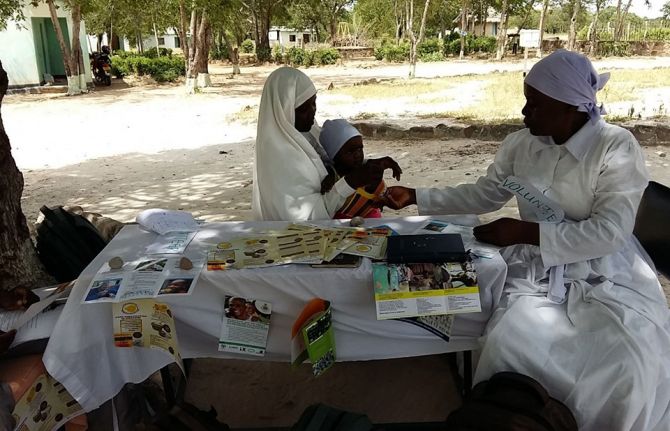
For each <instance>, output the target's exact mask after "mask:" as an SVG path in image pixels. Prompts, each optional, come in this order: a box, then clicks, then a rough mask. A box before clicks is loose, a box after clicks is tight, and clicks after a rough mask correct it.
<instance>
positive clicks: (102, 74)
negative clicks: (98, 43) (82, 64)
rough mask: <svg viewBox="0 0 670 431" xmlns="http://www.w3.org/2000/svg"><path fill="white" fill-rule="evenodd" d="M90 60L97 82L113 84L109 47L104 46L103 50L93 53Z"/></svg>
mask: <svg viewBox="0 0 670 431" xmlns="http://www.w3.org/2000/svg"><path fill="white" fill-rule="evenodd" d="M90 60H91V72H93V78H94V79H95V82H96V84H104V85H112V60H111V59H110V58H109V47H107V46H103V47H102V52H94V53H92V54H91V55H90Z"/></svg>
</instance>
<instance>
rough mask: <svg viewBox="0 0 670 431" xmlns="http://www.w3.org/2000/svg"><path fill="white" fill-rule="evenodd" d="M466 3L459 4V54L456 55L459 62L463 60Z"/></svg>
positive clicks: (464, 1)
mask: <svg viewBox="0 0 670 431" xmlns="http://www.w3.org/2000/svg"><path fill="white" fill-rule="evenodd" d="M467 13H468V3H467V0H462V2H461V52H460V54H459V55H458V58H459V60H463V56H464V55H465V27H466V26H467Z"/></svg>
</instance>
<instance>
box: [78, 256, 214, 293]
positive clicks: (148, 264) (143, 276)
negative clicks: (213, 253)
mask: <svg viewBox="0 0 670 431" xmlns="http://www.w3.org/2000/svg"><path fill="white" fill-rule="evenodd" d="M181 259H182V256H181V255H177V256H169V257H143V258H140V259H138V260H135V261H132V262H128V263H126V264H124V265H123V266H122V267H121V268H119V269H112V268H110V267H109V264H107V263H105V264H104V265H103V266H102V267H101V268H100V270H99V271H98V273H97V274H96V275H95V277H94V278H93V280H92V281H91V284H90V285H89V287H88V290H87V291H86V294H85V295H84V298H83V299H82V303H94V302H119V301H127V300H131V299H137V298H154V297H159V296H163V295H190V294H191V293H192V292H193V290H194V288H195V285H196V283H197V281H198V277H199V276H200V272H201V270H202V265H203V261H202V260H196V261H192V264H193V267H192V268H191V269H183V268H181V267H180V262H181Z"/></svg>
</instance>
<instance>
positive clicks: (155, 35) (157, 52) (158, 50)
mask: <svg viewBox="0 0 670 431" xmlns="http://www.w3.org/2000/svg"><path fill="white" fill-rule="evenodd" d="M152 24H153V27H154V38H155V39H156V57H160V56H161V49H160V47H159V46H158V45H159V44H158V30H156V23H155V22H153V23H152Z"/></svg>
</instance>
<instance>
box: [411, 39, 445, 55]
mask: <svg viewBox="0 0 670 431" xmlns="http://www.w3.org/2000/svg"><path fill="white" fill-rule="evenodd" d="M416 51H417V54H418V55H419V57H420V58H423V57H424V56H427V54H433V53H438V54H439V53H440V52H441V51H442V40H441V39H438V38H431V39H426V40H424V41H423V42H421V43H420V44H419V46H417V47H416Z"/></svg>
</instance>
